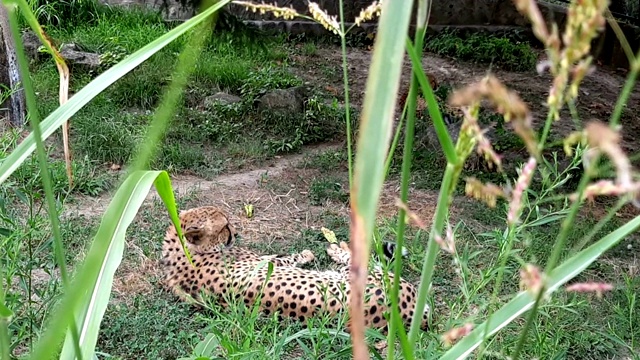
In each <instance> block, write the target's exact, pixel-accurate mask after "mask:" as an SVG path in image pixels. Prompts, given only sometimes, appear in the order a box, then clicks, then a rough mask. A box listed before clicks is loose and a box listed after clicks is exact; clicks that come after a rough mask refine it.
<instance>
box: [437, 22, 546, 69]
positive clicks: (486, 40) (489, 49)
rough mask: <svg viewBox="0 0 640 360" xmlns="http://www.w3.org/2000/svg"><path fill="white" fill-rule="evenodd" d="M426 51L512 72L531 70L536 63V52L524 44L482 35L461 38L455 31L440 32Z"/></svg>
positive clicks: (475, 34)
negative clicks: (490, 65) (488, 64)
mask: <svg viewBox="0 0 640 360" xmlns="http://www.w3.org/2000/svg"><path fill="white" fill-rule="evenodd" d="M425 49H426V50H428V51H432V52H434V53H436V54H439V55H446V56H452V57H455V58H458V59H460V60H468V61H473V62H477V63H483V64H486V63H490V64H493V65H495V66H498V67H501V68H503V69H506V70H512V71H532V70H533V69H535V65H536V62H537V56H536V53H535V52H534V51H533V49H532V48H531V46H530V45H528V44H527V43H523V42H515V41H513V40H511V39H509V38H507V37H497V36H494V35H487V34H482V33H473V34H470V35H468V36H467V37H464V38H463V37H461V36H460V35H459V33H458V32H457V31H443V32H441V33H439V34H437V35H435V36H432V37H431V38H430V39H428V40H427V41H426V42H425Z"/></svg>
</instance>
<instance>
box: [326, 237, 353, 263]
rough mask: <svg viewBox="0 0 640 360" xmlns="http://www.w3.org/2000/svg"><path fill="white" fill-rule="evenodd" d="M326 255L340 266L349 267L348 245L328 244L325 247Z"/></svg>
mask: <svg viewBox="0 0 640 360" xmlns="http://www.w3.org/2000/svg"><path fill="white" fill-rule="evenodd" d="M327 255H329V257H330V258H331V260H333V261H334V262H336V263H338V264H341V265H349V263H350V262H351V249H349V245H348V244H347V243H346V242H344V241H341V242H340V246H338V245H336V244H333V243H332V244H330V245H329V246H328V247H327Z"/></svg>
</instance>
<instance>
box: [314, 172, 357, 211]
mask: <svg viewBox="0 0 640 360" xmlns="http://www.w3.org/2000/svg"><path fill="white" fill-rule="evenodd" d="M309 199H310V200H311V204H312V205H316V206H320V205H323V204H324V202H326V201H327V200H331V201H335V202H338V203H345V202H346V201H347V200H348V199H349V194H348V193H347V192H346V191H345V189H344V188H343V186H342V183H341V182H340V181H339V180H338V179H335V178H320V179H314V180H313V182H312V183H311V186H310V187H309Z"/></svg>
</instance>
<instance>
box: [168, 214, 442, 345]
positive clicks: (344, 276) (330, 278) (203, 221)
mask: <svg viewBox="0 0 640 360" xmlns="http://www.w3.org/2000/svg"><path fill="white" fill-rule="evenodd" d="M180 223H181V229H182V231H183V234H184V237H185V240H186V241H185V244H186V246H187V248H188V249H189V251H190V253H191V256H192V259H193V262H194V265H195V266H193V265H191V264H190V263H189V261H188V259H187V258H186V256H185V254H184V252H183V250H182V246H181V244H180V240H179V238H178V235H177V232H176V229H175V227H174V226H173V224H172V225H170V226H169V227H168V228H167V231H166V235H165V240H164V243H163V247H162V260H161V262H160V264H161V266H162V267H163V271H164V276H165V278H164V285H165V287H166V288H167V289H168V290H169V291H171V292H172V293H173V294H175V295H176V296H177V297H178V298H180V299H181V300H183V301H185V300H191V301H193V300H195V301H196V302H198V301H199V299H202V297H201V292H204V293H207V294H208V295H213V298H214V299H215V300H216V301H217V302H218V303H219V304H220V305H221V306H222V307H227V306H228V304H227V303H226V301H225V300H224V297H225V295H226V296H227V297H228V296H230V295H232V294H233V295H234V296H235V298H236V299H238V300H242V301H244V303H245V304H247V305H249V306H251V305H254V304H255V302H256V301H259V302H260V303H259V308H260V310H261V311H262V313H264V314H265V315H270V314H273V313H279V315H280V316H288V317H291V318H295V319H297V320H299V321H301V322H302V323H303V324H305V325H306V322H307V320H308V319H309V318H310V317H312V316H314V315H317V314H320V313H327V312H328V313H329V314H330V315H335V314H338V313H339V312H341V311H342V310H343V309H344V307H346V306H348V304H349V299H350V292H351V291H350V286H349V285H350V284H349V265H350V261H351V252H350V250H349V247H348V245H347V244H346V243H344V242H341V243H340V244H339V245H338V244H335V243H332V244H330V245H329V246H328V247H327V249H326V251H327V254H328V255H329V257H330V258H331V259H332V260H333V261H334V262H336V263H338V264H340V265H341V267H340V270H338V271H330V270H327V271H315V270H307V269H303V268H300V267H298V265H302V264H306V263H309V262H311V261H313V260H314V259H315V256H314V254H313V253H312V252H311V251H309V250H304V251H302V252H300V253H294V254H291V255H259V254H256V253H254V252H252V251H250V250H248V249H245V248H242V247H236V246H233V244H234V241H235V238H236V230H235V228H234V227H233V226H232V225H231V223H230V222H229V219H228V217H227V215H226V214H225V213H224V212H223V211H222V210H220V209H219V208H217V207H214V206H204V207H198V208H192V209H189V210H186V211H182V212H181V213H180ZM403 250H404V249H403ZM388 251H389V250H387V251H386V252H388ZM267 263H270V264H271V265H272V266H267V265H266V264H267ZM269 270H272V271H271V274H270V275H269ZM393 279H394V275H393V274H389V281H390V282H393V281H394V280H393ZM384 289H385V287H384V285H383V272H382V270H381V268H379V267H376V268H374V269H373V270H372V271H370V273H369V275H368V277H367V287H366V289H365V307H364V309H365V325H366V326H367V327H372V328H376V329H379V330H381V331H382V332H383V333H386V332H387V319H386V317H385V315H387V314H388V306H389V300H388V299H387V297H386V296H385V294H384V293H385V291H384ZM399 294H400V298H399V301H398V304H399V312H400V315H401V316H402V320H403V322H404V324H405V325H407V326H408V325H409V324H410V322H411V318H412V317H413V314H414V308H415V305H416V300H417V299H416V298H417V290H416V287H415V286H414V285H412V284H410V283H409V282H407V281H405V280H403V279H402V278H400V293H399ZM429 311H430V309H429V306H428V305H426V306H425V309H424V312H423V314H421V316H422V320H421V329H422V330H425V331H426V330H428V316H429ZM387 316H388V315H387ZM347 327H348V324H347ZM347 331H348V329H347Z"/></svg>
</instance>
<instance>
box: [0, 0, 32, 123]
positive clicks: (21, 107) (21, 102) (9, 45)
mask: <svg viewBox="0 0 640 360" xmlns="http://www.w3.org/2000/svg"><path fill="white" fill-rule="evenodd" d="M1 43H4V44H1ZM0 45H3V46H2V49H0V50H1V51H0V52H2V53H4V54H3V55H4V59H2V56H0V72H4V70H3V68H4V69H6V74H0V81H2V80H4V79H5V78H6V79H7V80H8V84H6V85H8V87H9V88H10V89H11V90H12V94H11V97H10V98H9V106H8V107H9V124H10V125H11V126H14V127H20V126H23V125H24V120H25V117H26V113H27V112H26V109H27V107H26V102H25V98H24V90H23V89H22V83H21V81H20V71H19V68H18V57H17V55H16V44H15V42H14V41H13V37H12V36H11V26H10V24H9V11H8V10H7V8H6V7H5V6H4V5H3V4H2V2H0ZM2 60H4V61H3V62H4V63H3V62H2ZM3 82H4V81H3ZM0 105H1V104H0Z"/></svg>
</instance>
